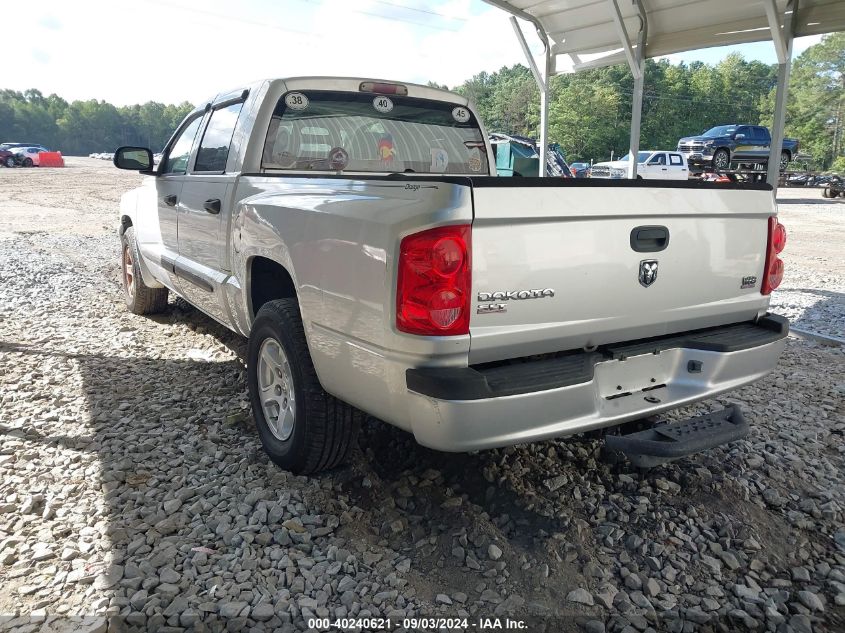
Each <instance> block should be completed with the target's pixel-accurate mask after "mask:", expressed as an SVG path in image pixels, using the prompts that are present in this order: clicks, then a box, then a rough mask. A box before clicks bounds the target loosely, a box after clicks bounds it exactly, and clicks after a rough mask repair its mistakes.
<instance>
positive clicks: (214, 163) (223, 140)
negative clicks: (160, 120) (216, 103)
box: [194, 101, 244, 172]
mask: <svg viewBox="0 0 845 633" xmlns="http://www.w3.org/2000/svg"><path fill="white" fill-rule="evenodd" d="M243 105H244V104H243V102H242V101H239V102H238V103H231V104H229V105H227V106H225V107H222V108H217V109H216V110H214V111H213V112H212V113H211V120H210V121H209V122H208V127H206V129H205V133H204V134H203V135H202V141H200V148H199V151H198V152H197V162H196V164H195V165H194V171H195V172H197V171H225V170H226V161H227V160H228V158H229V145H231V143H232V135H233V134H234V133H235V125H236V124H237V122H238V115H240V113H241V108H242V107H243Z"/></svg>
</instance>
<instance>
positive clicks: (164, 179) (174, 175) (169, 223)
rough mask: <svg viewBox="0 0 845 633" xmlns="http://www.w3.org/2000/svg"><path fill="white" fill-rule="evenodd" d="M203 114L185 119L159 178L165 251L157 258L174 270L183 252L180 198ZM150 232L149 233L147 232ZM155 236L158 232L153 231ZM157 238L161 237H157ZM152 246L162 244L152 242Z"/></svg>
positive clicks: (144, 248)
mask: <svg viewBox="0 0 845 633" xmlns="http://www.w3.org/2000/svg"><path fill="white" fill-rule="evenodd" d="M202 118H203V114H202V113H201V112H200V113H198V114H197V115H196V116H194V118H192V119H190V120H187V121H185V123H184V125H183V127H182V129H181V131H179V132H178V133H177V135H176V137H175V139H174V141H173V142H172V143H171V144H170V148H169V149H168V150H167V151H166V152H165V156H164V158H163V159H162V163H161V167H160V169H159V172H158V177H157V178H156V180H155V183H156V184H155V186H156V198H157V200H158V226H159V231H160V233H161V246H160V247H159V248H160V249H161V252H160V253H158V254H157V255H156V256H155V257H156V258H160V259H161V260H162V265H163V266H164V268H165V269H166V270H168V271H170V272H172V270H173V269H172V263H173V262H174V261H175V260H176V257H177V256H178V253H179V243H178V232H177V220H176V215H177V213H178V210H179V204H180V202H179V201H180V198H181V197H182V185H183V184H184V181H185V173H186V171H187V167H188V159H189V158H190V157H191V149H192V148H193V146H194V140H195V138H196V136H197V131H198V130H199V128H200V123H201V122H202ZM145 234H146V233H145ZM149 235H151V236H155V231H152V232H150V233H149ZM156 237H157V236H156ZM144 241H145V239H144V238H142V240H141V250H142V251H144V250H146V247H147V246H148V245H147V244H144ZM150 246H158V245H157V244H156V245H150Z"/></svg>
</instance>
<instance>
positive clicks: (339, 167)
mask: <svg viewBox="0 0 845 633" xmlns="http://www.w3.org/2000/svg"><path fill="white" fill-rule="evenodd" d="M348 164H349V154H348V153H347V152H346V150H345V149H343V148H342V147H333V148H331V150H329V167H331V168H332V169H333V170H335V171H343V170H344V169H346V166H347V165H348Z"/></svg>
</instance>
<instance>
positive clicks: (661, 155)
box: [590, 151, 689, 180]
mask: <svg viewBox="0 0 845 633" xmlns="http://www.w3.org/2000/svg"><path fill="white" fill-rule="evenodd" d="M630 156H631V155H630V154H625V156H623V157H622V158H620V159H619V160H614V161H607V162H604V163H596V164H595V165H593V168H592V170H591V171H590V178H627V177H628V160H630ZM637 162H638V164H637V178H642V179H645V180H687V179H689V169H687V161H686V160H684V156H683V154H681V153H680V152H666V151H654V152H638V153H637Z"/></svg>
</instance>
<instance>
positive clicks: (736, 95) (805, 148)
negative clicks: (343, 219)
mask: <svg viewBox="0 0 845 633" xmlns="http://www.w3.org/2000/svg"><path fill="white" fill-rule="evenodd" d="M776 75H777V67H776V66H775V65H774V64H771V65H770V64H764V63H761V62H759V61H747V60H745V59H743V57H742V56H741V55H739V54H731V55H729V56H727V57H726V58H725V59H723V60H722V61H721V62H719V63H718V64H715V65H711V64H705V63H702V62H693V63H690V64H683V63H681V64H672V63H670V62H669V61H667V60H665V59H664V60H658V61H655V60H648V61H647V63H646V74H645V95H644V97H643V117H642V135H641V141H640V146H641V147H642V148H644V149H674V148H675V147H676V145H677V142H678V139H679V138H681V137H683V136H690V135H694V134H700V133H701V132H702V131H704V130H706V129H708V128H710V127H712V126H714V125H719V124H726V123H751V124H762V125H771V122H772V118H773V111H774V103H775V87H776V83H777V76H776ZM431 85H437V84H431ZM440 87H446V86H440ZM551 88H552V89H551V97H550V101H549V136H550V140H551V141H553V142H557V143H559V144H560V145H561V147H562V148H563V150H564V151H565V152H566V155H567V158H568V159H569V161H570V162H575V161H589V160H596V161H598V160H607V159H609V158H610V156H611V154H613V155H614V156H620V155H622V154H624V153H625V152H627V150H628V137H629V126H630V118H631V101H632V97H633V78H632V77H631V74H630V72H629V71H628V68H627V66H624V65H617V66H610V67H607V68H599V69H594V70H590V71H585V72H581V73H576V74H571V75H558V76H556V77H553V78H552V81H551ZM454 90H456V91H457V92H459V93H461V94H463V95H465V96H467V97H468V98H469V99H471V100H472V101H473V102H474V103H475V105H476V108H477V110H478V113H479V115H480V116H481V118H482V120H483V121H484V123H485V125H486V126H487V129H488V131H491V132H505V133H510V134H519V135H524V136H531V137H535V138H536V137H537V136H538V129H539V112H540V94H539V91H538V89H537V85H536V83H535V82H534V78H533V77H532V75H531V73H530V71H529V70H528V69H527V68H526V67H525V66H523V65H521V64H517V65H515V66H513V67H510V68H507V67H505V68H502V69H501V70H499V71H498V72H494V73H487V72H482V73H479V74H477V75H475V76H474V77H472V78H471V79H468V80H467V81H465V82H464V83H462V84H461V85H460V86H456V87H454ZM191 109H192V106H191V104H189V103H181V104H179V105H165V104H162V103H155V102H149V103H145V104H142V105H133V106H123V107H115V106H113V105H111V104H109V103H106V102H105V101H96V100H89V101H73V102H70V103H68V102H67V101H65V100H64V99H62V98H61V97H59V96H57V95H55V94H51V95H49V96H47V97H45V96H44V95H43V94H42V93H41V92H39V91H38V90H34V89H33V90H26V91H24V92H16V91H13V90H0V142H4V141H20V142H34V143H41V144H44V145H47V146H48V147H51V148H55V149H59V150H61V151H62V152H64V153H65V154H70V155H73V154H83V155H84V154H89V153H92V152H103V151H113V150H114V148H116V147H117V146H119V145H132V144H138V145H143V146H147V147H150V148H152V149H153V150H154V151H156V150H160V149H161V148H162V147H163V146H164V144H165V143H166V142H167V139H168V138H169V137H170V135H171V133H172V132H173V130H174V129H175V128H176V126H177V125H178V124H179V122H180V121H181V120H182V119H183V118H184V117H185V115H186V114H187V113H188V112H190V111H191ZM787 110H788V112H787V124H786V134H787V136H790V137H793V138H797V139H799V141H800V142H801V153H802V154H807V155H809V156H810V157H812V164H811V167H814V168H817V169H829V168H832V169H835V170H838V171H845V139H843V135H845V125H843V121H842V119H843V117H845V33H838V34H833V35H828V36H826V37H825V38H824V39H823V40H822V41H821V42H820V43H818V44H816V45H814V46H812V47H810V48H808V49H807V50H806V51H804V52H803V53H802V54H801V55H800V56H798V57H797V58H796V59H795V60H794V61H793V67H792V78H791V84H790V93H789V99H788V102H787Z"/></svg>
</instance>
